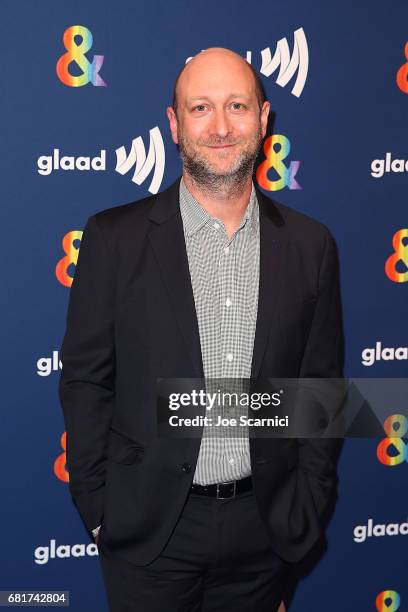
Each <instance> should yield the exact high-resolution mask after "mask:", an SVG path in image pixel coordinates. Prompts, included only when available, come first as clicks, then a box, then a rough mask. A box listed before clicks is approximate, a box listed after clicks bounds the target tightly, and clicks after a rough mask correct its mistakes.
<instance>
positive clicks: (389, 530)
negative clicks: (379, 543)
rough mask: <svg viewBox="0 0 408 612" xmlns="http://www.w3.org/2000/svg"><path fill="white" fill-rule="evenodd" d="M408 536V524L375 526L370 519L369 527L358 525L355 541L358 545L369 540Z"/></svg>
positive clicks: (355, 528)
mask: <svg viewBox="0 0 408 612" xmlns="http://www.w3.org/2000/svg"><path fill="white" fill-rule="evenodd" d="M397 535H408V523H388V524H377V525H374V521H373V519H371V518H370V519H368V521H367V525H357V526H356V527H354V530H353V539H354V541H355V542H357V543H358V544H361V543H362V542H365V541H366V539H367V538H372V537H375V538H379V537H382V536H397Z"/></svg>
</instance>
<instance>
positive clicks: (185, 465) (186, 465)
mask: <svg viewBox="0 0 408 612" xmlns="http://www.w3.org/2000/svg"><path fill="white" fill-rule="evenodd" d="M181 469H182V470H183V472H186V474H188V472H191V465H190V464H189V463H183V465H182V466H181Z"/></svg>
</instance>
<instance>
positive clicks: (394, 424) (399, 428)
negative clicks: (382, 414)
mask: <svg viewBox="0 0 408 612" xmlns="http://www.w3.org/2000/svg"><path fill="white" fill-rule="evenodd" d="M384 431H385V434H386V436H387V437H386V438H384V439H383V440H381V442H380V443H379V444H378V446H377V459H378V461H379V462H380V463H382V464H383V465H386V466H387V467H394V466H396V465H401V463H406V462H408V445H407V443H406V442H405V440H403V437H404V436H405V434H406V433H407V431H408V419H407V417H406V416H404V415H403V414H391V415H390V416H389V417H387V418H386V419H385V421H384Z"/></svg>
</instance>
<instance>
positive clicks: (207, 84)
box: [167, 51, 269, 179]
mask: <svg viewBox="0 0 408 612" xmlns="http://www.w3.org/2000/svg"><path fill="white" fill-rule="evenodd" d="M177 102H178V104H177V115H176V113H175V112H174V109H172V108H168V109H167V115H168V118H169V121H170V129H171V133H172V137H173V140H174V142H175V143H176V144H178V145H179V147H180V152H181V155H182V158H183V161H184V166H185V170H187V172H188V171H189V169H190V170H192V171H199V172H201V175H203V173H204V174H205V173H207V175H208V176H211V177H212V179H214V178H215V177H219V178H222V177H224V178H226V177H228V176H230V177H232V176H233V175H234V174H236V173H241V174H242V172H243V171H245V173H246V174H250V175H251V174H252V169H253V162H254V161H255V158H256V155H257V152H258V150H259V146H260V143H261V141H262V138H263V137H264V135H265V132H266V125H267V119H268V113H269V103H268V102H265V103H264V104H263V107H262V109H260V108H259V102H258V99H257V96H256V91H255V83H254V79H253V76H252V74H251V72H250V70H249V69H248V67H247V66H246V65H245V60H243V59H242V58H240V57H239V56H237V55H236V54H235V53H232V52H227V53H226V52H220V51H217V52H214V51H213V52H211V51H209V52H203V53H201V54H199V55H198V56H196V57H195V58H194V59H193V60H191V62H190V65H187V67H186V68H185V70H184V72H183V73H182V75H181V77H180V80H179V84H178V88H177ZM193 178H195V177H194V176H193ZM241 178H242V177H241Z"/></svg>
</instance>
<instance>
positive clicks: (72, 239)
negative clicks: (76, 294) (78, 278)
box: [55, 230, 83, 287]
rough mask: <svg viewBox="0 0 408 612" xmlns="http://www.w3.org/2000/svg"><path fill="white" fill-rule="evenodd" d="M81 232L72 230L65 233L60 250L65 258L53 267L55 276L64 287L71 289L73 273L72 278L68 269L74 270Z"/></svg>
mask: <svg viewBox="0 0 408 612" xmlns="http://www.w3.org/2000/svg"><path fill="white" fill-rule="evenodd" d="M82 235H83V232H82V231H81V230H72V231H71V232H67V233H66V234H65V236H64V238H63V239H62V249H63V251H64V253H65V257H63V258H62V259H60V260H59V262H58V263H57V265H56V266H55V276H56V277H57V279H58V280H59V282H60V283H61V285H64V287H71V285H72V281H73V280H74V273H75V272H73V273H72V276H71V275H69V274H68V269H69V268H71V271H72V269H74V270H75V266H76V264H77V261H78V255H79V248H80V246H81V240H82Z"/></svg>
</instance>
